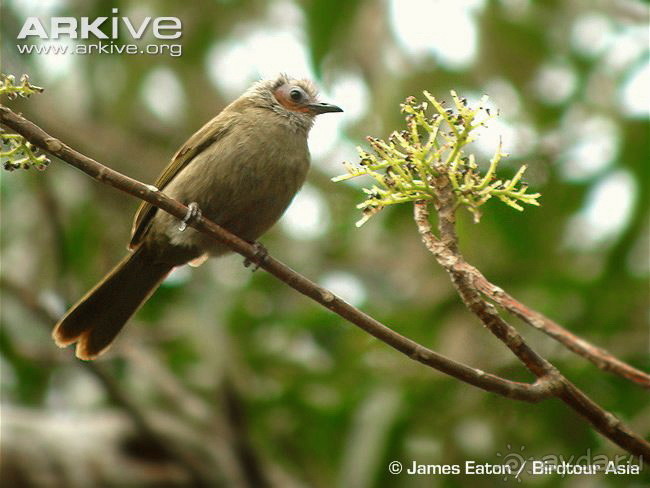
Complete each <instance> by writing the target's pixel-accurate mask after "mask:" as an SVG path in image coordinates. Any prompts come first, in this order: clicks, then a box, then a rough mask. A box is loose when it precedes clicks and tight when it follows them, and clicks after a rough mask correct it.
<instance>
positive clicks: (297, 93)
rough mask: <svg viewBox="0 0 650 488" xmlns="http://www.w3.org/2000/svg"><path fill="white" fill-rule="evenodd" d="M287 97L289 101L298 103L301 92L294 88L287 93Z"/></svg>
mask: <svg viewBox="0 0 650 488" xmlns="http://www.w3.org/2000/svg"><path fill="white" fill-rule="evenodd" d="M289 96H290V97H291V100H293V101H294V102H300V101H302V91H301V90H299V89H298V88H294V89H292V90H291V91H290V92H289Z"/></svg>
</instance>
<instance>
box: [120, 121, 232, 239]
mask: <svg viewBox="0 0 650 488" xmlns="http://www.w3.org/2000/svg"><path fill="white" fill-rule="evenodd" d="M234 124H235V120H234V117H233V116H227V115H226V114H225V112H222V113H221V114H219V115H218V116H217V117H215V118H214V119H212V120H211V121H210V122H208V123H207V124H205V125H204V126H203V127H201V129H199V130H198V131H197V132H196V133H194V134H193V135H192V137H190V138H189V139H188V140H187V142H185V144H183V145H182V146H181V148H180V149H179V150H178V151H177V152H176V154H174V156H173V157H172V160H171V162H170V163H169V164H168V165H167V167H166V168H165V170H164V171H163V172H162V174H161V175H160V176H159V177H158V180H156V183H155V184H154V186H155V187H156V188H157V189H158V190H163V189H164V188H165V187H166V186H167V185H168V184H169V182H170V181H172V179H174V177H175V176H176V175H177V174H179V173H180V172H181V171H182V170H183V168H185V166H187V165H188V164H189V163H190V162H191V161H192V159H194V158H195V157H196V156H197V155H198V154H199V153H201V151H203V150H204V149H205V148H207V147H208V146H210V145H212V144H214V143H215V142H217V141H218V140H219V139H221V138H223V136H224V135H226V133H227V132H229V131H230V130H232V127H233V125H234ZM157 210H158V208H157V207H154V206H153V205H151V204H150V203H147V202H142V204H141V205H140V207H139V208H138V210H137V212H136V213H135V218H134V220H133V228H132V230H131V242H130V243H129V249H135V248H136V247H137V246H138V244H140V242H142V239H143V237H144V236H145V235H146V233H147V231H148V230H149V227H150V225H151V221H152V220H153V217H154V215H155V214H156V211H157Z"/></svg>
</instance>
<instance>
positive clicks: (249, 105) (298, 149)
mask: <svg viewBox="0 0 650 488" xmlns="http://www.w3.org/2000/svg"><path fill="white" fill-rule="evenodd" d="M342 111H343V110H342V109H341V108H340V107H338V106H337V105H333V104H330V103H326V102H322V101H320V100H319V98H318V93H317V90H316V87H315V85H314V83H313V82H311V81H310V80H307V79H293V78H291V77H289V76H288V75H286V74H280V75H278V76H277V77H275V78H273V79H266V80H260V81H257V82H255V83H253V84H252V85H251V87H250V88H249V89H248V90H246V91H245V92H244V93H243V95H241V96H240V97H239V98H237V99H236V100H234V101H233V102H231V103H230V104H229V105H227V106H226V107H225V108H224V109H223V110H222V111H221V112H220V113H219V114H218V115H217V116H216V117H214V118H213V119H212V120H210V121H209V122H207V123H206V124H205V125H204V126H203V127H201V128H200V129H199V130H198V131H197V132H196V133H194V134H193V135H192V136H191V137H190V138H189V139H188V140H187V141H186V142H185V143H184V144H183V145H182V146H181V147H180V148H179V149H178V151H177V152H176V153H175V154H174V156H173V157H172V159H171V161H170V162H169V164H168V165H167V167H166V168H165V169H164V170H163V172H162V173H161V174H160V176H159V177H158V180H157V181H156V183H155V185H154V186H155V187H156V188H157V189H158V190H160V191H162V192H163V193H164V194H165V195H167V196H168V197H171V198H173V199H176V200H178V201H179V202H181V203H183V204H185V205H188V206H189V208H190V212H188V216H187V217H186V219H188V220H189V219H190V218H192V217H195V216H196V215H197V213H200V215H202V216H203V217H205V218H207V219H209V220H212V221H213V222H215V223H216V224H218V225H220V226H222V227H223V228H225V229H227V230H228V231H230V232H232V233H233V234H235V235H237V236H239V237H240V238H242V239H245V240H246V241H248V242H251V243H255V242H257V239H258V238H259V237H260V236H261V235H262V234H264V233H265V232H266V231H267V230H268V229H269V228H270V227H271V226H272V225H273V224H275V222H276V221H277V220H278V219H279V218H280V217H281V216H282V214H283V213H284V211H285V210H286V209H287V207H288V206H289V204H290V203H291V201H292V199H293V197H294V196H295V194H296V193H297V192H298V190H299V189H300V188H301V186H302V185H303V183H304V181H305V179H306V176H307V172H308V169H309V165H310V155H309V148H308V144H307V138H308V135H309V131H310V130H311V128H312V126H313V124H314V120H315V118H316V116H318V115H320V114H325V113H330V112H342ZM186 224H187V220H185V221H180V220H179V219H177V218H176V217H174V216H172V215H171V214H168V213H166V212H164V211H162V210H159V209H158V208H156V207H155V206H153V205H151V204H149V203H146V202H143V203H142V204H141V205H140V207H139V208H138V210H137V212H136V214H135V218H134V222H133V227H132V231H131V240H130V242H129V245H128V249H129V254H127V256H126V257H125V258H124V259H122V261H120V262H119V263H118V264H117V266H115V267H114V268H113V269H112V271H110V272H109V273H108V274H107V275H106V276H105V277H104V278H103V279H102V280H101V281H100V282H99V283H98V284H97V285H95V286H94V287H93V288H92V289H91V290H90V291H89V292H88V293H86V295H84V296H83V297H82V298H81V299H80V300H79V301H78V302H77V303H76V304H74V305H73V306H72V307H71V308H70V309H69V310H68V311H67V312H66V313H65V315H64V316H63V317H62V318H61V319H60V320H59V322H57V324H56V325H55V326H54V329H53V331H52V337H53V339H54V341H55V343H56V344H57V345H58V346H59V347H67V346H69V345H72V344H75V343H76V349H75V353H76V356H77V357H78V358H79V359H82V360H92V359H95V358H97V357H98V356H100V355H101V354H102V353H104V352H105V351H106V350H107V349H108V347H109V346H110V345H111V344H112V343H113V341H114V339H115V337H116V336H117V335H118V333H119V332H120V331H121V330H122V328H123V327H124V325H125V324H126V323H127V321H128V320H129V318H130V317H131V316H132V315H133V314H134V313H135V312H136V311H137V310H138V309H139V308H140V306H141V305H142V304H143V303H144V302H145V301H146V300H147V299H148V298H149V297H150V296H151V295H152V294H153V293H154V292H155V290H156V289H157V288H158V287H159V286H160V284H161V283H162V282H163V281H164V280H165V278H166V277H167V275H168V274H169V273H170V272H171V271H172V270H173V269H174V268H176V267H178V266H181V265H184V264H186V263H190V264H193V263H197V262H200V261H203V260H204V259H206V258H207V257H218V256H223V255H224V254H227V253H228V252H230V249H229V248H228V247H227V246H226V245H225V244H222V243H220V242H218V241H216V240H214V239H212V238H210V237H208V236H207V235H205V234H202V233H200V232H198V231H196V230H195V229H193V228H191V227H187V225H186Z"/></svg>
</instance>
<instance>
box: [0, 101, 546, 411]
mask: <svg viewBox="0 0 650 488" xmlns="http://www.w3.org/2000/svg"><path fill="white" fill-rule="evenodd" d="M0 122H1V123H2V124H4V125H5V126H7V127H9V128H11V129H12V130H14V131H15V132H17V133H18V134H21V135H22V136H23V137H25V139H27V140H28V141H29V142H31V143H32V144H34V145H35V146H37V147H40V148H41V149H43V150H45V151H47V152H49V153H50V154H53V155H55V156H57V157H58V158H60V159H61V160H62V161H64V162H66V163H68V164H70V165H72V166H74V167H75V168H77V169H79V170H81V171H83V172H84V173H86V174H87V175H89V176H91V177H93V178H95V179H96V180H98V181H100V182H102V183H104V184H106V185H110V186H112V187H114V188H117V189H118V190H121V191H123V192H125V193H128V194H129V195H132V196H135V197H137V198H140V199H141V200H144V201H146V202H149V203H151V204H152V205H155V206H156V207H158V208H160V209H161V210H164V211H165V212H168V213H169V214H171V215H173V216H175V217H177V218H178V219H179V220H182V219H184V218H185V216H186V215H187V211H188V208H187V207H186V206H185V205H183V204H181V203H180V202H178V201H176V200H173V199H171V198H169V197H167V196H166V195H165V194H164V193H162V192H161V191H159V190H158V189H156V188H155V187H152V186H150V185H145V184H144V183H141V182H139V181H137V180H134V179H133V178H129V177H128V176H125V175H122V174H120V173H118V172H117V171H114V170H112V169H110V168H108V167H106V166H104V165H102V164H100V163H98V162H97V161H95V160H93V159H91V158H89V157H87V156H85V155H83V154H81V153H79V152H77V151H75V150H74V149H72V148H70V147H69V146H67V145H65V144H64V143H62V142H61V141H59V140H58V139H56V138H54V137H52V136H50V135H49V134H48V133H47V132H45V131H44V130H43V129H41V128H40V127H38V126H37V125H36V124H34V123H33V122H31V121H29V120H27V119H25V118H24V117H22V116H20V115H18V114H16V113H15V112H13V111H12V110H11V109H9V108H8V107H5V106H2V105H0ZM188 225H190V226H191V227H193V228H195V229H197V230H198V231H200V232H203V233H204V234H206V235H208V236H210V237H212V238H213V239H216V240H218V241H220V242H222V243H224V244H226V245H227V246H228V247H230V249H232V250H233V251H235V252H237V253H239V254H241V255H242V256H244V257H245V258H247V259H248V260H249V261H251V262H253V263H256V264H257V265H259V267H261V268H263V269H264V270H266V271H268V272H269V273H270V274H272V275H273V276H275V277H276V278H278V279H279V280H280V281H282V282H284V283H286V284H287V285H289V286H290V287H291V288H293V289H295V290H297V291H298V292H300V293H302V294H303V295H305V296H307V297H309V298H311V299H312V300H314V301H316V302H318V303H320V304H321V305H323V306H324V307H326V308H328V309H329V310H331V311H333V312H334V313H336V314H338V315H339V316H341V317H343V318H344V319H346V320H348V321H349V322H351V323H352V324H354V325H356V326H357V327H359V328H361V329H363V330H365V331H366V332H368V333H369V334H371V335H372V336H374V337H376V338H377V339H379V340H380V341H382V342H384V343H386V344H388V345H389V346H391V347H392V348H394V349H396V350H398V351H399V352H401V353H403V354H405V355H407V356H408V357H410V358H411V359H413V360H415V361H418V362H420V363H422V364H424V365H426V366H429V367H431V368H434V369H437V370H438V371H441V372H443V373H446V374H448V375H450V376H453V377H454V378H456V379H459V380H461V381H463V382H465V383H469V384H471V385H473V386H476V387H477V388H481V389H483V390H486V391H489V392H492V393H498V394H500V395H503V396H505V397H508V398H513V399H516V400H521V401H526V402H533V403H534V402H539V401H541V400H543V399H545V398H547V397H549V396H551V395H552V393H553V392H552V391H551V390H552V385H550V384H549V383H548V382H547V381H546V380H545V379H542V380H538V381H536V382H535V383H534V384H527V383H520V382H516V381H509V380H506V379H503V378H500V377H498V376H496V375H492V374H489V373H485V372H484V371H481V370H479V369H475V368H472V367H470V366H467V365H465V364H462V363H459V362H456V361H454V360H452V359H449V358H447V357H445V356H443V355H441V354H438V353H436V352H434V351H432V350H430V349H427V348H426V347H424V346H422V345H420V344H418V343H417V342H415V341H413V340H411V339H409V338H407V337H404V336H403V335H401V334H399V333H397V332H395V331H393V330H392V329H390V328H388V327H387V326H386V325H384V324H382V323H381V322H379V321H377V320H375V319H374V318H372V317H370V316H369V315H367V314H365V313H363V312H362V311H361V310H359V309H357V308H355V307H353V306H352V305H350V304H349V303H347V302H345V301H344V300H342V299H341V298H339V297H337V296H336V295H334V294H333V293H332V292H331V291H329V290H327V289H325V288H322V287H320V286H318V285H317V284H316V283H314V282H312V281H311V280H309V279H308V278H306V277H305V276H303V275H301V274H299V273H297V272H295V271H293V270H292V269H291V268H290V267H288V266H287V265H285V264H283V263H282V262H280V261H278V260H277V259H275V258H273V257H271V256H269V255H267V256H264V257H263V258H260V256H259V253H258V250H257V247H256V246H254V245H252V244H250V243H248V242H246V241H244V240H243V239H240V238H239V237H237V236H235V235H234V234H231V233H230V232H228V231H227V230H225V229H223V228H222V227H220V226H218V225H217V224H215V223H214V222H211V221H209V220H207V219H206V218H204V217H200V218H197V219H194V220H193V221H192V222H191V223H188Z"/></svg>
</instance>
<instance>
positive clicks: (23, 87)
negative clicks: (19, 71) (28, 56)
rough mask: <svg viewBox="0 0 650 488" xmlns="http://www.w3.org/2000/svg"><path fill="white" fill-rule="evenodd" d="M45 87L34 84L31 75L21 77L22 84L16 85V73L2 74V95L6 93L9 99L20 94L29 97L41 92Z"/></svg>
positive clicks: (0, 82) (0, 87)
mask: <svg viewBox="0 0 650 488" xmlns="http://www.w3.org/2000/svg"><path fill="white" fill-rule="evenodd" d="M42 91H43V88H41V87H40V86H34V85H32V84H31V83H30V82H29V76H27V75H23V76H21V77H20V84H18V85H16V77H15V76H14V75H6V74H4V73H2V74H0V95H6V96H7V98H9V100H12V99H14V98H16V97H18V96H21V97H25V98H27V97H29V96H30V95H33V94H34V93H41V92H42Z"/></svg>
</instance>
